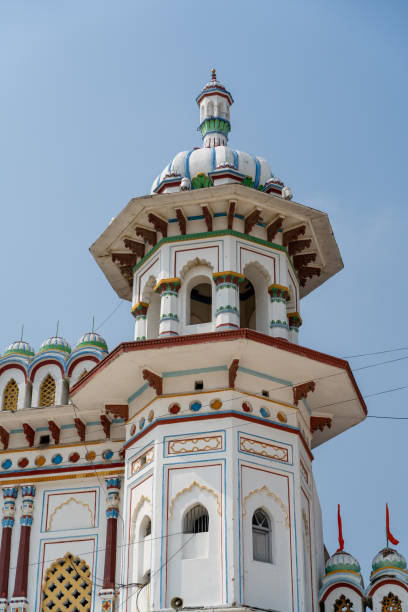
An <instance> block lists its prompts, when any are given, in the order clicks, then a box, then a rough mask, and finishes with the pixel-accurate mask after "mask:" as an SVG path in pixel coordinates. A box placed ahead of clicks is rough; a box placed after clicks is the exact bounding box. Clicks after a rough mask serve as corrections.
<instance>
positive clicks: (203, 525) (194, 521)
mask: <svg viewBox="0 0 408 612" xmlns="http://www.w3.org/2000/svg"><path fill="white" fill-rule="evenodd" d="M208 524H209V517H208V511H207V508H204V506H202V505H201V504H196V505H195V506H193V507H192V508H191V509H190V510H189V511H188V512H186V514H185V516H184V525H183V532H184V533H205V532H207V531H208Z"/></svg>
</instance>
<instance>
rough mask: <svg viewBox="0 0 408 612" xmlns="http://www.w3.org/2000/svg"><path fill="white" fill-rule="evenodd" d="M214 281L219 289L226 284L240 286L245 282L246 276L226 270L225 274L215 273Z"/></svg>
mask: <svg viewBox="0 0 408 612" xmlns="http://www.w3.org/2000/svg"><path fill="white" fill-rule="evenodd" d="M212 276H213V280H214V283H215V285H216V286H217V287H219V286H220V285H224V284H233V285H235V286H238V285H239V283H242V282H244V280H245V276H244V275H243V274H240V273H239V272H234V271H233V270H226V271H225V272H214V274H213V275H212Z"/></svg>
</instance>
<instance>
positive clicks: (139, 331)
mask: <svg viewBox="0 0 408 612" xmlns="http://www.w3.org/2000/svg"><path fill="white" fill-rule="evenodd" d="M148 308H149V304H147V303H146V302H137V304H135V305H134V306H132V315H133V316H134V317H135V319H136V321H135V340H146V338H147V309H148Z"/></svg>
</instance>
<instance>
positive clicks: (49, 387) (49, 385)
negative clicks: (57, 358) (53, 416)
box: [39, 374, 55, 406]
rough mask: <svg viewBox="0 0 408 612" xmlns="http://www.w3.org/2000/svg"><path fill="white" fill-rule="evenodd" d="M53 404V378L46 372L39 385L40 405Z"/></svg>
mask: <svg viewBox="0 0 408 612" xmlns="http://www.w3.org/2000/svg"><path fill="white" fill-rule="evenodd" d="M54 404H55V380H54V379H53V377H52V376H51V374H47V376H46V377H45V378H44V380H43V381H42V383H41V387H40V402H39V405H40V406H53V405H54Z"/></svg>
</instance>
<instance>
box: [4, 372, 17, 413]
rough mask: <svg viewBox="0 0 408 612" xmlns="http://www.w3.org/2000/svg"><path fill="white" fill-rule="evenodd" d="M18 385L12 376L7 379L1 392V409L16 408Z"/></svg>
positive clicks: (13, 409)
mask: <svg viewBox="0 0 408 612" xmlns="http://www.w3.org/2000/svg"><path fill="white" fill-rule="evenodd" d="M17 402H18V386H17V383H16V381H15V380H14V378H12V379H11V380H9V381H8V383H7V385H6V388H5V389H4V393H3V410H11V411H12V412H14V411H15V410H17Z"/></svg>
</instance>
